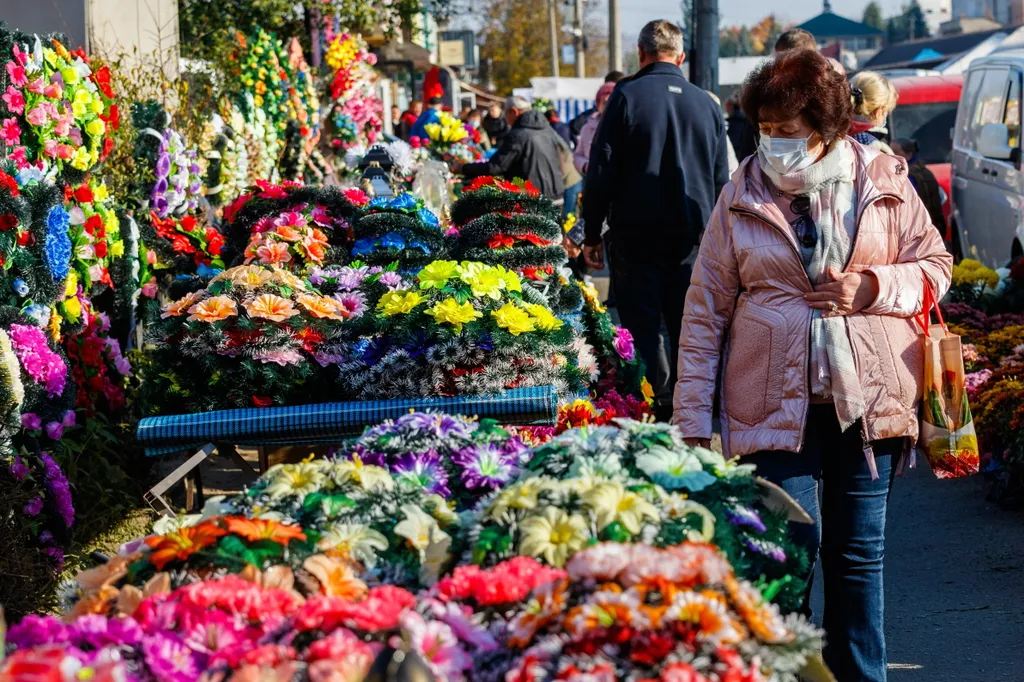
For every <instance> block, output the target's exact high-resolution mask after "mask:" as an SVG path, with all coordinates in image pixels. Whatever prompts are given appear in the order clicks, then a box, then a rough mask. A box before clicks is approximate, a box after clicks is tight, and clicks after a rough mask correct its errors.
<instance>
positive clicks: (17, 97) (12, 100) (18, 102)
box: [3, 85, 25, 114]
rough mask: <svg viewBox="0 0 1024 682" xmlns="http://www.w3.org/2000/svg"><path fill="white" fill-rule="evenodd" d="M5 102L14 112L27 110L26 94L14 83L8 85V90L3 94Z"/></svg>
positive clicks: (18, 112) (19, 112)
mask: <svg viewBox="0 0 1024 682" xmlns="http://www.w3.org/2000/svg"><path fill="white" fill-rule="evenodd" d="M3 100H4V104H6V105H7V109H8V110H10V112H11V113H12V114H21V113H22V112H24V111H25V96H24V95H22V94H21V91H20V90H18V89H17V88H15V87H14V86H13V85H8V86H7V92H5V93H4V96H3Z"/></svg>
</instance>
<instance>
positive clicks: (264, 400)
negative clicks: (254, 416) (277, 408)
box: [252, 395, 274, 407]
mask: <svg viewBox="0 0 1024 682" xmlns="http://www.w3.org/2000/svg"><path fill="white" fill-rule="evenodd" d="M252 404H253V405H255V406H256V407H270V406H271V405H273V404H274V400H273V398H268V397H266V396H262V395H254V396H253V397H252Z"/></svg>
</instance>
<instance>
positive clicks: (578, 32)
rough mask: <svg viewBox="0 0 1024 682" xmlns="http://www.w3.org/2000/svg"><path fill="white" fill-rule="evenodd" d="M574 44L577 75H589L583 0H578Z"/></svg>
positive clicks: (578, 76) (580, 76)
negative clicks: (584, 40)
mask: <svg viewBox="0 0 1024 682" xmlns="http://www.w3.org/2000/svg"><path fill="white" fill-rule="evenodd" d="M572 37H573V46H574V49H575V50H576V77H577V78H583V77H584V76H586V75H587V62H586V59H587V56H586V50H585V49H583V0H576V16H575V21H573V26H572Z"/></svg>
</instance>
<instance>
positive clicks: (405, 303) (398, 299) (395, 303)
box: [377, 291, 426, 317]
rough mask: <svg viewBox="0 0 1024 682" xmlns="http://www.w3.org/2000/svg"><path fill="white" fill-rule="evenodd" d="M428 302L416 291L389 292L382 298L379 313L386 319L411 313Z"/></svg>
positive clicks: (378, 304) (379, 303)
mask: <svg viewBox="0 0 1024 682" xmlns="http://www.w3.org/2000/svg"><path fill="white" fill-rule="evenodd" d="M424 300H426V299H424V298H423V296H422V295H420V294H419V292H416V291H389V292H387V293H386V294H384V295H383V296H381V297H380V302H378V303H377V312H380V313H383V314H384V315H385V316H386V317H391V316H393V315H404V314H407V313H411V312H412V311H413V310H414V309H415V308H416V306H418V305H419V304H421V303H423V301H424Z"/></svg>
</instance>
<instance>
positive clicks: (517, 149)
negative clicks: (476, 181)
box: [462, 132, 523, 178]
mask: <svg viewBox="0 0 1024 682" xmlns="http://www.w3.org/2000/svg"><path fill="white" fill-rule="evenodd" d="M522 151H523V148H522V144H521V142H520V140H519V136H518V135H516V134H515V133H514V132H509V133H508V134H506V135H505V136H504V137H502V138H501V144H500V145H499V146H498V149H497V151H495V152H494V154H492V155H491V158H490V159H488V160H487V161H480V162H477V163H467V164H466V165H465V166H463V167H462V174H463V175H464V176H466V177H467V178H475V177H478V176H481V175H497V176H503V175H505V174H506V173H507V172H508V170H509V169H510V168H512V166H513V165H515V162H516V159H518V158H519V156H520V154H522Z"/></svg>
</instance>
